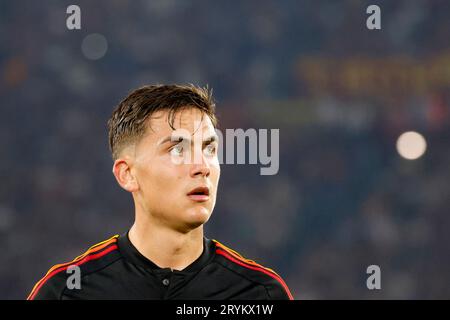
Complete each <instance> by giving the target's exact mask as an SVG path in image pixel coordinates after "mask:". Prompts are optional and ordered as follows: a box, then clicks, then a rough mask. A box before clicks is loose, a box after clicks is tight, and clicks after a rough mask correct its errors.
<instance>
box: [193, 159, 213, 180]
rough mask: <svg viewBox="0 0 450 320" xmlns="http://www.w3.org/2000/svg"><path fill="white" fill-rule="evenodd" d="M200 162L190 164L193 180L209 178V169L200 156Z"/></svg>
mask: <svg viewBox="0 0 450 320" xmlns="http://www.w3.org/2000/svg"><path fill="white" fill-rule="evenodd" d="M200 159H201V160H200V161H198V162H197V163H196V162H195V161H194V162H193V163H192V164H191V172H190V173H191V177H193V178H195V177H196V176H202V177H209V175H210V173H211V170H210V167H209V163H208V161H207V160H206V159H205V158H204V156H203V155H202V156H201V157H200Z"/></svg>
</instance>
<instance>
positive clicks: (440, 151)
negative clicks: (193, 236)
mask: <svg viewBox="0 0 450 320" xmlns="http://www.w3.org/2000/svg"><path fill="white" fill-rule="evenodd" d="M70 4H77V5H79V6H80V7H81V18H82V21H81V23H82V25H81V26H82V29H81V30H77V31H69V30H67V28H66V18H67V14H66V8H67V6H69V5H70ZM370 4H377V5H379V6H380V7H381V10H382V29H381V30H378V31H370V30H368V29H367V28H366V18H367V17H368V15H367V14H366V13H365V11H366V8H367V6H368V5H370ZM91 34H100V35H102V36H103V37H104V38H102V36H97V38H95V37H94V38H92V37H91V38H88V39H86V37H87V36H89V35H91ZM89 39H90V40H89ZM98 39H100V40H98ZM0 40H1V42H0V97H1V102H0V103H1V109H0V110H1V117H0V150H1V155H2V156H1V157H0V177H1V184H0V246H1V247H0V248H1V251H2V255H1V257H0V298H2V299H23V298H25V297H26V296H27V294H28V293H29V291H30V290H31V288H32V286H33V285H34V283H35V282H36V281H37V280H39V279H40V278H41V277H42V276H43V274H44V273H45V272H46V271H47V270H48V268H49V267H50V266H52V265H53V264H55V263H60V262H65V261H69V260H71V259H72V258H74V257H75V256H77V255H78V254H79V253H81V252H83V251H84V250H85V249H87V247H89V246H90V245H92V244H94V243H97V242H99V241H101V240H103V239H105V238H106V237H109V236H111V235H113V234H116V233H122V232H125V231H126V230H127V228H128V227H129V226H130V225H131V223H132V221H133V205H132V199H131V196H130V195H129V194H127V193H126V192H124V191H122V190H121V189H120V188H119V187H118V185H117V184H116V182H115V180H114V178H113V176H112V174H111V165H112V161H111V158H110V154H109V150H108V143H107V132H106V121H107V119H108V117H109V115H110V113H111V111H112V109H113V107H114V106H115V105H116V104H117V103H118V101H119V100H120V99H121V98H122V97H124V96H125V95H126V94H127V93H128V92H129V91H130V90H131V89H133V88H136V87H137V86H141V85H143V84H149V83H191V82H192V83H195V84H198V85H205V84H209V85H210V86H211V87H212V88H213V89H214V93H215V96H216V100H217V107H218V113H219V120H220V128H244V129H245V128H279V129H280V170H279V173H278V175H275V176H260V175H259V166H255V165H223V166H222V179H221V182H220V187H219V193H220V195H219V198H218V202H217V206H216V209H215V211H214V213H213V216H212V219H211V220H210V222H209V224H208V226H207V227H206V235H207V236H209V237H211V238H216V239H218V240H220V241H222V242H224V243H226V244H228V245H229V246H231V247H234V248H235V249H236V250H238V251H240V252H241V253H242V254H244V255H245V256H247V257H249V258H254V259H256V260H257V261H258V262H260V263H262V264H266V265H269V266H271V267H273V268H274V269H276V270H277V271H278V272H279V273H280V274H281V275H282V276H283V277H284V278H285V280H286V282H287V283H288V285H289V286H290V288H291V290H292V292H293V294H294V296H295V297H296V298H297V299H332V298H338V299H339V298H342V299H349V298H361V299H379V298H382V299H418V298H424V299H431V298H438V299H440V298H447V299H448V298H450V286H449V283H450V255H449V243H450V231H449V230H450V216H449V214H450V212H449V208H450V196H449V194H450V170H449V163H450V149H449V143H448V141H449V139H450V135H449V134H450V126H449V111H450V108H449V106H450V89H449V88H450V2H449V1H444V0H442V1H440V0H423V1H419V0H403V1H401V0H399V1H375V0H374V1H353V0H346V1H293V0H285V1H239V2H238V1H181V0H180V1H175V0H157V1H156V0H148V1H118V0H115V1H110V0H108V1H106V0H101V1H87V0H86V1H48V0H47V1H23V0H15V1H4V0H1V1H0ZM101 40H106V43H107V47H106V46H104V44H102V42H101ZM102 45H103V47H102ZM95 55H97V57H95ZM92 58H98V59H96V60H95V59H94V60H93V59H92ZM407 131H417V132H419V133H420V134H421V135H422V136H423V137H424V138H425V141H426V144H427V148H426V151H425V153H424V154H423V155H422V156H421V157H419V158H417V159H416V160H408V159H405V158H404V157H402V156H401V155H400V153H399V150H398V149H397V140H398V138H399V136H400V135H401V134H402V133H404V132H407ZM410 143H411V142H408V141H407V142H406V149H408V148H409V146H410ZM412 143H413V144H414V141H412ZM413 147H414V146H413ZM406 152H408V151H407V150H406ZM371 264H376V265H379V266H380V267H381V272H382V276H381V281H382V282H381V283H382V289H381V290H373V291H370V290H368V289H367V288H366V279H367V277H368V275H367V274H366V268H367V266H369V265H371Z"/></svg>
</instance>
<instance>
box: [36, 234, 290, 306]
mask: <svg viewBox="0 0 450 320" xmlns="http://www.w3.org/2000/svg"><path fill="white" fill-rule="evenodd" d="M203 241H204V246H203V248H204V249H203V253H202V254H201V256H200V257H199V258H198V259H197V260H196V261H194V262H193V263H192V264H190V265H189V266H188V267H186V268H185V269H183V270H182V271H177V270H173V271H172V270H171V269H170V268H160V267H158V266H157V265H155V264H154V263H153V262H151V261H150V260H149V259H147V258H146V257H144V256H143V255H142V254H141V253H139V251H138V250H137V249H136V248H135V247H134V246H133V244H132V243H131V242H130V240H129V238H128V233H125V234H124V235H121V236H119V235H116V236H114V237H112V238H110V239H108V240H106V241H103V242H101V243H99V244H97V245H95V246H93V247H91V248H90V249H89V250H88V251H86V252H85V253H84V254H82V255H81V256H79V257H77V258H75V259H74V260H73V261H71V262H68V263H64V264H59V265H56V266H54V267H52V268H51V269H50V270H49V271H48V272H47V274H46V275H45V276H44V277H43V278H42V279H41V280H40V281H39V282H38V283H36V285H35V286H34V288H33V290H32V291H31V293H30V295H29V296H28V299H29V300H33V299H57V300H66V299H124V300H125V299H167V300H171V299H176V300H190V299H199V300H203V299H214V300H225V299H246V300H247V299H251V300H253V299H255V300H285V299H286V300H287V299H293V297H292V295H291V293H290V291H289V289H288V287H287V285H286V283H285V282H284V281H283V279H282V278H281V277H280V276H279V275H278V274H276V273H275V272H274V271H273V270H271V269H268V268H265V267H263V266H261V265H259V264H257V263H255V262H254V261H251V260H247V259H245V258H243V257H242V256H241V255H239V254H238V253H237V252H235V251H233V250H231V249H229V248H228V247H226V246H224V245H223V244H221V243H220V242H218V241H216V240H210V239H208V238H206V237H205V238H204V240H203ZM74 266H77V267H78V268H77V270H78V275H79V285H78V286H77V285H75V286H74V285H73V282H72V280H73V276H75V270H74V268H75V267H74ZM69 283H72V285H68V284H69Z"/></svg>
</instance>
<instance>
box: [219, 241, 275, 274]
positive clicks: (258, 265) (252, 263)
mask: <svg viewBox="0 0 450 320" xmlns="http://www.w3.org/2000/svg"><path fill="white" fill-rule="evenodd" d="M212 241H213V242H214V243H215V244H216V246H217V247H219V248H221V249H223V250H225V251H227V252H228V253H230V254H231V255H232V256H234V257H235V258H237V259H239V260H241V261H243V262H245V263H248V264H250V265H254V266H257V267H260V268H263V269H265V270H267V271H270V272H272V273H273V274H275V275H277V276H280V275H279V274H278V273H276V272H275V271H274V270H272V269H270V268H267V267H264V266H262V265H260V264H259V263H256V262H255V261H254V260H250V259H247V258H244V257H243V256H242V255H241V254H240V253H238V252H237V251H235V250H233V249H231V248H229V247H227V246H226V245H224V244H223V243H221V242H219V241H217V240H215V239H212Z"/></svg>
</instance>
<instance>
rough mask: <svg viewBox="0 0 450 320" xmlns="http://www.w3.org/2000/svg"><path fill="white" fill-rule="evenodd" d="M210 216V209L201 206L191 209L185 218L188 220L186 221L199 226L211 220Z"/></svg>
mask: <svg viewBox="0 0 450 320" xmlns="http://www.w3.org/2000/svg"><path fill="white" fill-rule="evenodd" d="M210 216H211V211H210V210H208V209H207V208H205V207H200V208H193V209H191V210H189V212H188V216H187V217H185V218H186V220H187V221H186V222H187V223H188V224H189V225H190V226H192V227H194V228H197V227H199V226H201V225H202V224H205V223H206V222H207V221H208V220H209V217H210Z"/></svg>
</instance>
